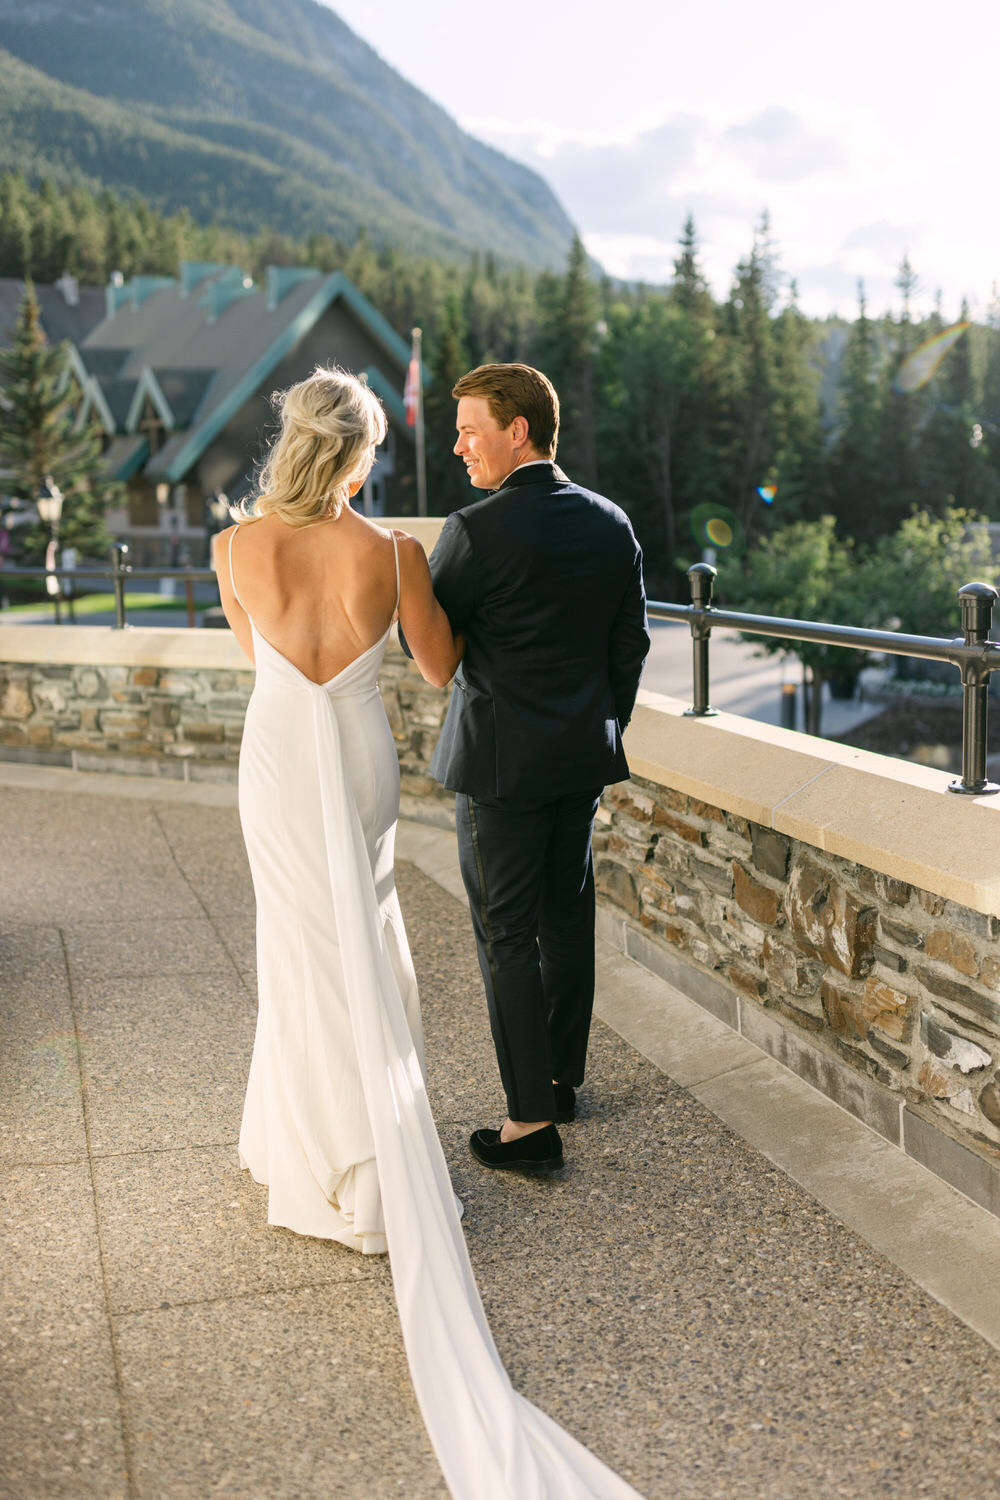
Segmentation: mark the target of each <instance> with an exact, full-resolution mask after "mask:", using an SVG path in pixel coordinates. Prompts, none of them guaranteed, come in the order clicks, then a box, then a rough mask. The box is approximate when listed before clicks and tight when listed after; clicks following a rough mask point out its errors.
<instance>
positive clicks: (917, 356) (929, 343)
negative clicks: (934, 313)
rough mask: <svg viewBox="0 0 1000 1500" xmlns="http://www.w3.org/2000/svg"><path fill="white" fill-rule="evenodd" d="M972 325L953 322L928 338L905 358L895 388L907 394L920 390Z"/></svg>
mask: <svg viewBox="0 0 1000 1500" xmlns="http://www.w3.org/2000/svg"><path fill="white" fill-rule="evenodd" d="M971 327H972V324H971V323H970V322H968V321H966V322H964V323H953V324H952V326H951V327H950V328H944V329H942V331H941V332H940V333H936V334H935V335H934V337H933V338H932V339H926V340H925V342H924V343H922V344H921V345H920V346H919V348H917V349H914V351H913V353H912V354H908V355H907V357H906V359H904V360H903V363H902V364H901V365H900V367H899V369H898V370H897V371H896V378H895V380H894V381H893V382H892V388H893V390H894V391H903V392H905V393H906V394H909V392H911V391H919V390H920V389H921V388H922V387H923V386H925V385H926V384H927V382H928V381H929V380H931V379H932V378H933V376H934V375H935V374H936V373H937V369H938V366H939V365H940V363H941V361H942V360H943V359H944V357H945V355H946V354H947V353H948V351H949V349H953V348H954V347H955V345H956V344H957V343H958V341H959V339H960V338H961V337H962V334H963V333H964V332H965V330H966V329H967V328H971Z"/></svg>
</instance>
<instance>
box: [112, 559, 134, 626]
mask: <svg viewBox="0 0 1000 1500" xmlns="http://www.w3.org/2000/svg"><path fill="white" fill-rule="evenodd" d="M127 556H128V546H127V544H126V543H125V542H115V543H114V544H113V545H112V548H111V567H112V579H111V586H112V588H113V589H114V591H115V629H116V630H124V629H125V579H126V576H127V575H128V573H129V571H130V569H129V565H128V563H127V562H126V561H125V559H126V557H127Z"/></svg>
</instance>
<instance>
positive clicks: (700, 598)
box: [684, 563, 719, 719]
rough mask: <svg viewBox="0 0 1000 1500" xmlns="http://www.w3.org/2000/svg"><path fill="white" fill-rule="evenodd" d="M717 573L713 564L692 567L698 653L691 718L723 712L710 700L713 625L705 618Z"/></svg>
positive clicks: (694, 638)
mask: <svg viewBox="0 0 1000 1500" xmlns="http://www.w3.org/2000/svg"><path fill="white" fill-rule="evenodd" d="M716 572H717V570H716V569H715V568H713V567H712V565H711V563H695V565H694V567H693V568H688V578H689V579H690V580H691V605H692V608H693V609H694V610H695V611H701V613H700V614H698V613H694V614H692V616H691V640H692V650H693V652H694V703H693V704H692V705H691V707H690V708H687V709H685V710H684V712H685V714H686V715H687V716H688V717H689V718H696V719H707V718H708V717H710V716H711V715H712V714H717V713H718V712H719V710H718V709H717V708H713V707H712V706H711V702H710V700H709V691H708V687H709V672H708V640H709V636H710V635H711V634H712V626H711V624H710V623H709V621H708V620H707V619H706V618H705V612H706V611H708V610H710V609H711V607H712V586H713V584H714V583H715V578H716Z"/></svg>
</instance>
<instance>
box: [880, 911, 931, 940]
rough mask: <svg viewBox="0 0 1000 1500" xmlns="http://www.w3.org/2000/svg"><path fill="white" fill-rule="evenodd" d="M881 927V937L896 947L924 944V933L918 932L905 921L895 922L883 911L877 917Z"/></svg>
mask: <svg viewBox="0 0 1000 1500" xmlns="http://www.w3.org/2000/svg"><path fill="white" fill-rule="evenodd" d="M879 925H880V927H881V929H882V937H883V938H884V940H885V941H886V942H887V943H895V944H896V946H897V948H922V947H923V946H924V933H922V932H919V931H918V930H917V928H916V927H910V926H909V924H908V923H906V922H896V921H894V920H893V919H892V917H887V916H886V915H885V913H884V912H883V914H882V915H881V917H880V918H879Z"/></svg>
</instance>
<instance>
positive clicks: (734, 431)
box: [727, 214, 777, 538]
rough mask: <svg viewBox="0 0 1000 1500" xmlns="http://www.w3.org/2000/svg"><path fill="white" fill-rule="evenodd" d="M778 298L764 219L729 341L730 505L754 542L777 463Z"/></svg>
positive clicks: (730, 314) (741, 272)
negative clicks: (774, 321) (759, 513)
mask: <svg viewBox="0 0 1000 1500" xmlns="http://www.w3.org/2000/svg"><path fill="white" fill-rule="evenodd" d="M776 298H777V255H776V252H775V249H774V245H773V242H772V240H771V226H770V221H769V219H768V216H767V215H766V214H764V215H763V216H762V217H761V220H760V223H759V224H758V226H757V228H756V229H755V231H754V237H753V245H752V247H751V250H750V254H749V255H748V256H747V258H746V259H745V260H742V261H740V262H739V264H738V265H737V267H736V280H735V282H734V284H733V289H732V292H731V294H730V298H729V303H728V306H727V332H728V335H729V356H730V357H729V364H728V380H729V400H728V407H729V422H730V439H729V444H728V447H729V463H730V485H731V489H730V495H731V499H730V504H731V505H732V507H733V509H734V510H735V512H736V514H737V516H738V517H739V520H740V524H741V526H742V529H743V533H744V535H745V536H746V537H748V538H749V537H750V535H751V533H752V530H753V526H754V523H755V521H756V515H757V511H758V510H759V508H760V506H761V504H762V502H761V499H760V495H759V488H760V486H761V485H763V484H765V483H766V482H767V481H768V480H769V479H770V478H771V477H772V470H773V466H774V460H775V456H776V454H775V432H774V421H775V402H776V397H777V370H776V365H775V350H774V332H773V327H772V313H773V311H774V305H775V301H776Z"/></svg>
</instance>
